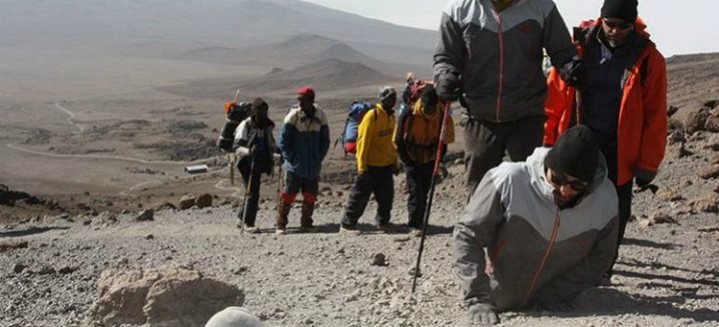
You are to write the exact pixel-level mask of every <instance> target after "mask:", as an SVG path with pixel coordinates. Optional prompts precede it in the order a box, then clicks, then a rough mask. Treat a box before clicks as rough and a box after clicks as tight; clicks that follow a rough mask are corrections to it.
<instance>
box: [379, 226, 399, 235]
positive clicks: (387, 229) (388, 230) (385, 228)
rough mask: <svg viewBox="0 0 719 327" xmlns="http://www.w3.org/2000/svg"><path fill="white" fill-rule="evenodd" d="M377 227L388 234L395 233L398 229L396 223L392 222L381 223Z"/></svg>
mask: <svg viewBox="0 0 719 327" xmlns="http://www.w3.org/2000/svg"><path fill="white" fill-rule="evenodd" d="M377 228H378V229H379V230H380V231H381V232H383V233H386V234H389V233H393V232H396V231H397V228H396V226H395V225H394V224H392V223H386V224H379V225H377Z"/></svg>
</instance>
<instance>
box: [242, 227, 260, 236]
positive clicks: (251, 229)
mask: <svg viewBox="0 0 719 327" xmlns="http://www.w3.org/2000/svg"><path fill="white" fill-rule="evenodd" d="M245 231H246V232H248V233H250V234H258V233H259V232H260V229H259V228H257V227H255V226H250V225H247V226H246V227H245Z"/></svg>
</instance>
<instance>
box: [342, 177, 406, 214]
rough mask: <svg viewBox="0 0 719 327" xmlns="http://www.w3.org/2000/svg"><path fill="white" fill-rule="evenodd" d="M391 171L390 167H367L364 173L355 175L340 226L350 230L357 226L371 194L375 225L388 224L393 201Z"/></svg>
mask: <svg viewBox="0 0 719 327" xmlns="http://www.w3.org/2000/svg"><path fill="white" fill-rule="evenodd" d="M392 171H393V167H392V166H385V167H373V166H368V167H367V170H366V171H365V172H364V173H362V174H360V175H357V178H356V179H355V183H354V185H353V186H352V191H350V196H349V200H348V201H347V207H346V208H345V213H344V216H343V217H342V226H345V227H351V228H354V227H356V226H357V221H358V220H359V218H360V217H361V216H362V214H363V213H364V210H365V208H367V203H368V202H369V199H370V195H372V194H374V197H375V200H376V201H377V214H376V215H375V223H376V224H377V225H380V226H382V225H386V224H389V220H390V218H391V211H392V201H393V200H394V176H393V174H392Z"/></svg>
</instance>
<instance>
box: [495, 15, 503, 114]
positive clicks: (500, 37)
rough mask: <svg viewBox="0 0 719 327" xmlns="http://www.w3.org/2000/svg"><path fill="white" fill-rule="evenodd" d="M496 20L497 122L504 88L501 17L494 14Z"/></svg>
mask: <svg viewBox="0 0 719 327" xmlns="http://www.w3.org/2000/svg"><path fill="white" fill-rule="evenodd" d="M494 17H495V18H496V19H497V39H498V40H499V87H498V88H497V110H496V113H495V115H496V119H497V122H499V121H500V120H499V111H500V109H501V108H502V91H503V87H504V37H503V36H502V16H500V14H498V13H496V12H495V13H494Z"/></svg>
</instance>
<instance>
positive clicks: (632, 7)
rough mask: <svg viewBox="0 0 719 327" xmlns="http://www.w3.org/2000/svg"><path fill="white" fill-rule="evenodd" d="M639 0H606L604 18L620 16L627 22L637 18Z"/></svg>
mask: <svg viewBox="0 0 719 327" xmlns="http://www.w3.org/2000/svg"><path fill="white" fill-rule="evenodd" d="M637 5H638V4H637V0H604V5H603V6H602V18H618V19H621V20H624V21H625V22H627V23H632V24H633V23H634V22H635V21H636V20H637Z"/></svg>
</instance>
